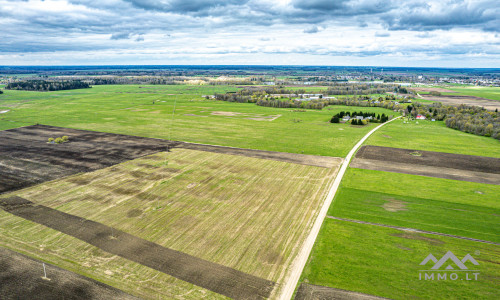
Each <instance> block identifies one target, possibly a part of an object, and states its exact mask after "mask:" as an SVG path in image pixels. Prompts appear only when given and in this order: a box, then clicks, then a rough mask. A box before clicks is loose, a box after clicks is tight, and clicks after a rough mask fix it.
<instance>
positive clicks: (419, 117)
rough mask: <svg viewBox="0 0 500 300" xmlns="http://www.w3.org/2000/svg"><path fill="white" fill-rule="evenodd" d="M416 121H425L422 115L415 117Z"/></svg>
mask: <svg viewBox="0 0 500 300" xmlns="http://www.w3.org/2000/svg"><path fill="white" fill-rule="evenodd" d="M417 120H425V116H424V115H417Z"/></svg>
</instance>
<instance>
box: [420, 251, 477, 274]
mask: <svg viewBox="0 0 500 300" xmlns="http://www.w3.org/2000/svg"><path fill="white" fill-rule="evenodd" d="M429 260H430V261H432V262H433V263H434V266H432V267H431V270H439V269H440V268H441V267H442V266H443V265H446V267H445V270H455V268H454V267H453V265H452V264H451V263H453V264H454V265H455V267H458V269H460V270H468V268H467V266H466V265H465V263H466V262H467V261H470V262H471V263H472V264H473V265H476V266H477V265H479V263H478V262H477V261H476V260H475V259H474V258H473V257H472V256H471V255H470V254H467V255H466V256H465V257H464V258H463V259H462V260H459V259H458V258H457V257H456V256H455V254H453V253H452V252H451V251H448V252H446V254H445V255H443V257H441V259H440V260H437V259H436V257H434V255H432V254H429V255H428V256H427V257H426V258H425V259H424V260H423V261H422V262H421V263H420V265H421V266H423V265H426V264H427V263H428V262H429ZM448 261H451V262H450V264H448Z"/></svg>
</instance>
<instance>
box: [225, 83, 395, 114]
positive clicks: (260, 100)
mask: <svg viewBox="0 0 500 300" xmlns="http://www.w3.org/2000/svg"><path fill="white" fill-rule="evenodd" d="M303 92H304V91H303V90H296V91H294V90H287V89H277V88H266V89H262V88H260V89H243V90H240V91H239V92H236V93H226V94H215V99H217V100H221V101H228V102H238V103H256V104H257V105H259V106H266V107H275V108H308V109H323V108H324V107H326V106H328V105H345V106H362V107H382V108H386V109H390V110H401V111H402V110H403V106H402V105H400V104H399V103H396V102H397V101H395V99H396V97H395V96H394V95H386V96H385V97H379V98H378V103H375V102H376V101H371V100H370V97H368V96H357V95H355V96H352V97H343V98H338V99H337V98H321V99H314V100H308V101H301V100H300V99H299V100H298V99H292V97H274V96H270V95H275V94H283V95H297V94H301V93H303Z"/></svg>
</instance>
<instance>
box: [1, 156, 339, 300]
mask: <svg viewBox="0 0 500 300" xmlns="http://www.w3.org/2000/svg"><path fill="white" fill-rule="evenodd" d="M338 162H339V163H340V159H339V160H338ZM336 172H337V167H334V168H322V167H314V166H308V165H301V164H292V163H287V162H282V161H275V160H268V159H258V158H253V157H244V156H239V155H227V154H220V153H213V152H206V151H198V150H190V149H181V148H174V149H172V150H171V152H160V153H156V154H153V155H149V156H145V157H142V158H138V159H135V160H131V161H127V162H124V163H121V164H118V165H114V166H111V167H108V168H104V169H100V170H97V171H94V172H90V173H83V174H76V175H72V176H69V177H66V178H63V179H59V180H55V181H51V182H45V183H42V184H40V185H37V186H33V187H29V188H26V189H23V190H19V191H15V192H12V193H8V194H4V195H2V196H0V202H2V201H3V203H4V204H3V205H5V203H11V202H12V201H13V200H12V199H24V200H20V201H21V202H23V201H24V202H23V203H28V202H33V204H32V205H33V208H37V207H38V208H37V209H39V210H42V211H47V213H48V214H50V215H51V214H66V215H65V216H68V217H67V218H69V219H68V220H71V219H75V220H78V218H80V219H81V220H88V221H85V222H97V223H96V224H102V225H99V226H101V227H102V228H113V229H111V233H110V238H112V237H113V236H116V237H115V238H116V239H118V241H120V240H121V239H122V237H123V238H126V235H124V233H126V234H129V235H133V236H134V237H137V238H140V239H142V240H144V241H147V242H153V243H155V244H157V245H159V246H161V247H165V248H168V249H170V250H169V251H171V250H173V251H179V252H181V253H184V254H186V255H189V256H192V257H195V258H196V259H202V260H204V261H206V262H207V263H208V262H209V263H213V264H218V265H220V266H224V267H228V268H231V269H234V270H236V271H237V272H243V273H245V274H248V276H255V277H256V278H260V279H262V280H267V281H269V282H276V283H277V285H276V286H277V287H278V288H276V289H275V290H274V292H277V290H278V289H279V284H280V283H282V281H283V279H284V277H285V275H286V271H287V269H288V268H289V266H290V263H291V259H292V258H293V257H294V255H295V253H296V251H297V250H298V249H297V246H296V245H297V244H299V243H300V241H301V240H303V239H304V238H305V236H306V235H307V233H308V229H309V228H310V226H311V225H312V222H313V220H314V218H315V216H316V214H317V211H318V208H319V207H320V205H321V203H322V201H323V200H324V196H325V192H326V191H327V187H328V186H329V183H330V182H331V181H332V180H333V178H334V176H335V174H336ZM13 197H14V198H13ZM16 197H18V198H16ZM9 201H10V202H9ZM16 201H17V200H16ZM26 201H28V202H26ZM6 205H7V206H4V209H6V208H5V207H7V208H8V207H9V206H8V204H6ZM30 205H31V204H30ZM23 209H24V210H26V209H28V208H23ZM8 210H9V209H7V211H8ZM7 211H5V210H0V236H1V238H0V246H2V247H5V248H8V249H13V250H15V251H18V252H20V253H23V254H26V255H29V256H31V257H33V258H36V259H40V260H43V261H45V262H49V263H51V264H54V265H57V266H59V267H61V268H64V269H67V270H69V271H73V272H75V273H78V274H81V275H84V276H87V277H90V278H93V279H96V280H98V281H100V282H105V283H106V284H109V285H110V286H113V287H115V288H118V289H121V290H123V291H124V292H126V293H129V294H131V295H135V296H139V297H146V298H155V297H158V295H160V296H162V297H165V298H179V297H181V298H184V299H199V298H210V299H212V298H224V297H223V296H221V295H220V294H216V293H214V292H212V291H210V290H207V289H204V288H201V287H199V286H196V285H193V284H192V283H188V282H186V281H182V280H179V279H177V278H176V276H175V274H174V275H167V274H166V273H163V272H159V271H157V270H154V269H151V268H148V267H146V266H144V265H141V264H139V263H137V262H135V261H130V260H127V259H124V258H122V257H121V256H120V255H115V254H113V253H109V252H105V251H103V250H102V249H100V248H98V247H96V246H95V245H94V244H88V243H85V242H84V241H82V240H81V239H79V238H75V237H74V236H71V235H67V234H62V233H61V232H59V231H58V230H55V229H54V228H56V227H57V226H56V225H54V226H55V227H51V228H48V227H45V226H42V225H40V224H37V223H34V222H31V221H28V220H25V219H24V218H22V217H20V216H22V215H23V213H22V210H21V211H20V212H19V213H17V215H14V214H16V209H15V208H14V211H12V213H9V212H7ZM29 216H33V215H32V214H29ZM69 216H72V217H71V218H70V217H69ZM65 218H66V217H65ZM51 220H57V218H55V219H54V218H52V219H51ZM39 222H41V223H43V224H45V221H44V220H43V215H40V221H39ZM47 222H49V221H48V220H47ZM50 222H52V221H50ZM96 226H97V225H96ZM103 226H104V227H103ZM70 227H71V226H70ZM68 230H70V229H69V228H68ZM112 230H116V232H115V233H113V231H112ZM122 232H123V233H122ZM75 236H78V234H75ZM101 237H102V235H101ZM192 282H193V281H192ZM194 282H195V281H194Z"/></svg>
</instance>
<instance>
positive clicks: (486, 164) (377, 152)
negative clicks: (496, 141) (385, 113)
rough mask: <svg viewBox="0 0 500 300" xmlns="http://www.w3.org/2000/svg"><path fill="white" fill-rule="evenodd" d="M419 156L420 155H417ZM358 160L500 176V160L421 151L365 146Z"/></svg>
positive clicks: (359, 152)
mask: <svg viewBox="0 0 500 300" xmlns="http://www.w3.org/2000/svg"><path fill="white" fill-rule="evenodd" d="M415 154H418V155H415ZM356 157H357V158H364V159H374V160H383V161H388V162H400V163H408V164H418V165H425V166H434V167H443V168H452V169H460V170H466V171H475V172H485V173H495V174H500V158H495V157H486V156H475V155H463V154H453V153H443V152H432V151H421V150H412V149H401V148H391V147H380V146H363V147H361V149H360V150H359V151H358V153H356Z"/></svg>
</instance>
